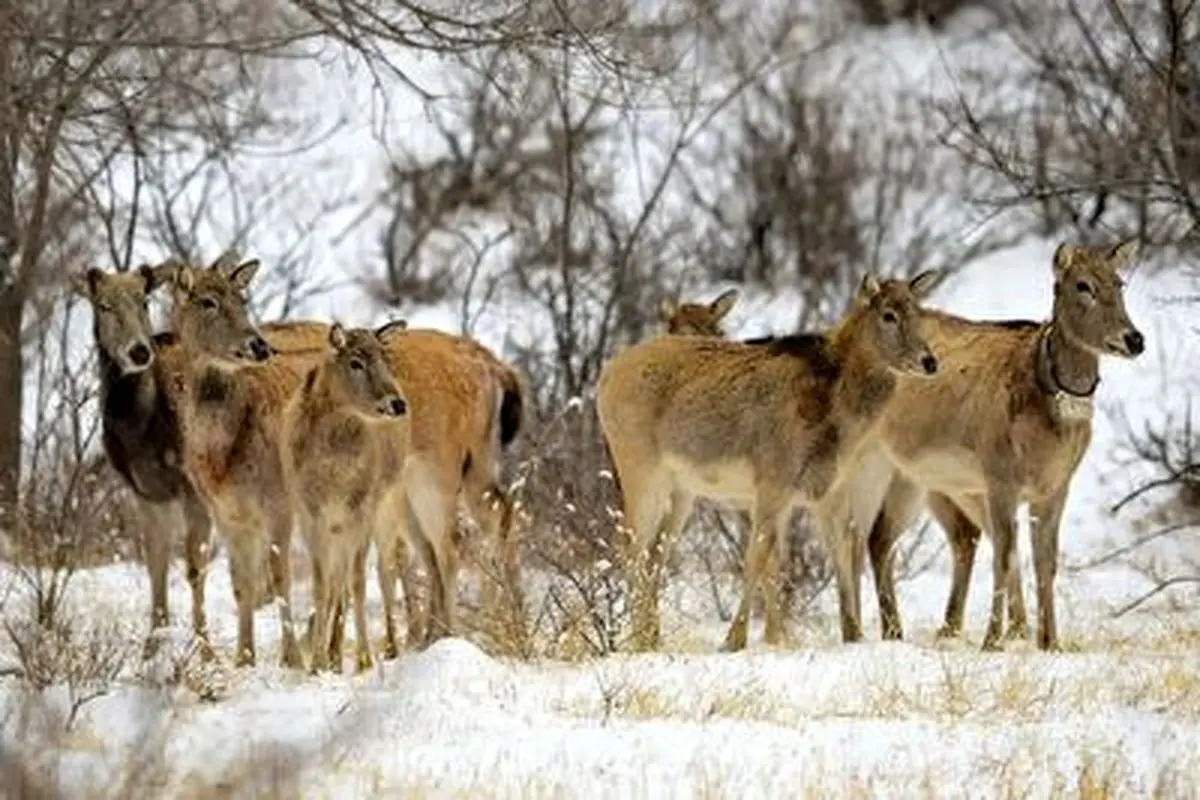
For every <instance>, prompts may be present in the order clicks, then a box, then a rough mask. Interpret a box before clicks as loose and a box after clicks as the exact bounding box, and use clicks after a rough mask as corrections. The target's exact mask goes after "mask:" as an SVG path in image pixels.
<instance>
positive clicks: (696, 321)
mask: <svg viewBox="0 0 1200 800" xmlns="http://www.w3.org/2000/svg"><path fill="white" fill-rule="evenodd" d="M737 298H738V291H737V289H728V290H726V291H724V292H722V293H721V294H720V296H718V297H717V299H716V300H713V301H712V302H711V303H677V302H675V301H674V300H663V301H662V304H661V305H660V306H659V307H658V318H659V321H660V322H662V323H663V324H665V325H666V326H667V333H673V334H677V335H680V336H712V337H714V338H717V339H724V338H725V331H724V330H723V329H722V327H721V321H722V320H723V319H725V317H726V316H727V315H728V314H729V312H730V311H731V310H732V309H733V304H734V303H736V302H737Z"/></svg>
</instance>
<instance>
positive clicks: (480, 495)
mask: <svg viewBox="0 0 1200 800" xmlns="http://www.w3.org/2000/svg"><path fill="white" fill-rule="evenodd" d="M328 331H329V328H328V326H327V325H325V324H324V323H317V322H308V323H290V324H289V325H288V331H287V332H283V331H279V330H273V328H272V326H271V325H266V326H264V332H265V333H266V334H267V335H268V336H271V337H272V344H273V345H274V343H275V342H276V341H278V342H279V344H278V345H276V346H277V347H279V348H280V350H281V351H282V352H283V353H287V352H288V351H289V350H291V349H296V350H304V349H306V348H310V347H312V346H313V345H314V343H315V342H324V341H325V338H324V337H327V336H328ZM385 354H386V356H387V360H388V363H389V365H390V366H391V368H392V371H393V374H394V375H395V376H396V379H397V380H398V382H399V383H400V385H401V386H403V387H404V394H405V399H406V400H407V401H408V404H409V408H410V413H411V415H412V421H411V423H410V425H411V434H410V435H411V444H410V449H409V458H408V466H407V467H406V471H405V484H406V492H407V497H408V500H409V504H408V511H406V513H405V515H404V517H403V518H402V519H401V528H402V531H401V533H402V534H403V535H402V536H395V537H391V538H390V539H386V540H383V541H380V542H377V547H378V548H379V554H378V555H379V557H378V569H379V581H380V593H381V595H382V598H383V604H384V608H385V609H386V611H385V623H386V630H387V644H386V652H385V655H386V657H388V658H394V657H395V656H396V655H397V654H398V652H399V647H398V642H397V639H396V632H395V621H394V609H395V601H396V598H395V591H396V589H395V586H396V577H397V572H398V568H399V567H401V565H402V564H403V562H404V559H403V558H402V550H401V543H402V542H407V543H408V544H409V545H410V546H411V547H412V548H413V549H415V550H416V551H417V553H418V555H419V557H420V558H421V560H422V562H423V563H424V564H425V565H426V568H427V570H428V572H429V579H430V585H431V597H430V609H429V617H431V619H429V620H427V621H426V620H424V619H417V618H416V615H417V609H416V608H415V607H414V605H413V604H412V603H411V602H409V598H411V597H412V596H413V593H412V592H411V591H410V588H411V586H412V582H411V580H409V579H406V580H405V597H406V604H407V606H408V613H409V636H410V640H411V641H414V642H415V643H418V644H420V643H423V642H426V641H428V640H430V639H431V638H439V637H441V636H446V635H449V634H450V632H451V631H452V611H453V606H454V598H455V594H456V590H455V587H456V585H457V572H458V564H457V561H458V555H457V549H456V547H455V543H454V536H453V533H454V522H455V511H456V506H457V502H458V499H459V498H460V497H461V498H462V499H463V500H464V501H465V502H466V505H467V507H468V509H469V511H470V513H471V515H472V517H474V519H475V520H476V521H477V522H478V523H479V524H480V525H481V527H483V528H484V530H485V531H486V535H487V536H488V538H489V539H491V540H494V541H497V542H499V543H500V546H501V551H502V554H503V558H504V562H505V571H506V573H507V574H506V578H507V581H508V582H509V583H510V584H512V585H513V587H514V591H515V590H516V589H515V587H516V586H517V585H518V582H519V579H520V564H519V559H518V553H517V549H516V545H515V541H514V539H513V537H512V535H511V524H512V511H511V504H510V503H509V500H508V497H507V495H506V494H505V493H504V491H503V490H502V489H501V487H500V485H499V482H498V477H499V476H498V470H499V457H500V454H501V452H502V450H503V449H504V448H505V447H506V446H507V445H509V444H510V443H511V442H512V441H513V439H514V438H515V437H516V434H517V432H518V430H519V427H520V423H521V407H522V389H521V385H520V381H519V379H518V378H517V376H516V373H515V372H514V371H513V370H512V368H511V367H509V366H508V365H507V364H504V363H503V362H501V361H500V360H499V359H497V358H496V357H495V356H494V355H493V354H492V353H491V351H489V350H488V349H487V348H485V347H483V346H482V345H480V344H478V343H476V342H474V341H472V340H470V339H466V338H464V337H459V336H453V335H451V334H447V333H442V332H441V331H435V330H421V329H408V330H404V331H401V332H397V333H395V334H394V335H392V336H389V337H388V340H387V344H386V347H385ZM340 614H341V606H340V603H339V605H338V607H337V608H336V609H335V612H334V620H333V623H332V624H333V629H334V639H335V641H336V635H337V631H338V630H339V627H340V624H341V623H340ZM422 616H424V615H422ZM426 622H427V623H428V624H427V625H426V624H425V623H426Z"/></svg>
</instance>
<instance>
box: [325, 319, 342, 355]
mask: <svg viewBox="0 0 1200 800" xmlns="http://www.w3.org/2000/svg"><path fill="white" fill-rule="evenodd" d="M329 346H330V347H332V348H333V349H334V350H339V351H340V350H341V349H342V348H344V347H345V346H346V329H345V328H343V327H342V324H341V323H340V322H335V323H333V324H332V325H330V326H329Z"/></svg>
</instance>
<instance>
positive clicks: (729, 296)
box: [708, 289, 738, 321]
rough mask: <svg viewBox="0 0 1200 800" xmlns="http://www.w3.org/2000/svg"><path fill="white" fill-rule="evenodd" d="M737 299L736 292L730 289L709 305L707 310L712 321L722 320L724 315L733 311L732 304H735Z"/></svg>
mask: <svg viewBox="0 0 1200 800" xmlns="http://www.w3.org/2000/svg"><path fill="white" fill-rule="evenodd" d="M737 299H738V290H737V289H730V290H728V291H726V292H724V293H723V294H722V295H721V296H720V297H718V298H717V299H716V300H713V301H712V302H711V303H709V304H708V308H709V310H710V311H712V313H713V318H714V321H716V320H722V319H724V318H725V315H726V314H728V313H729V312H730V311H732V310H733V304H734V303H736V302H737Z"/></svg>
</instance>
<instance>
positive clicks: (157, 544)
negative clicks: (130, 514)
mask: <svg viewBox="0 0 1200 800" xmlns="http://www.w3.org/2000/svg"><path fill="white" fill-rule="evenodd" d="M139 506H140V509H141V518H142V519H141V522H142V547H143V552H144V553H145V560H146V571H147V572H148V573H149V574H150V632H149V634H148V635H147V637H146V643H145V646H144V648H143V650H142V655H143V657H144V658H150V657H151V656H153V655H154V653H155V652H156V651H157V649H158V642H159V638H158V636H157V635H156V631H158V630H159V629H161V628H165V627H167V626H168V625H170V623H171V615H170V612H169V610H168V608H167V572H168V570H169V569H170V565H171V540H172V539H174V531H175V527H176V522H177V520H178V510H179V504H178V503H176V502H175V501H170V502H166V503H150V502H146V501H141V503H140V504H139Z"/></svg>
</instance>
